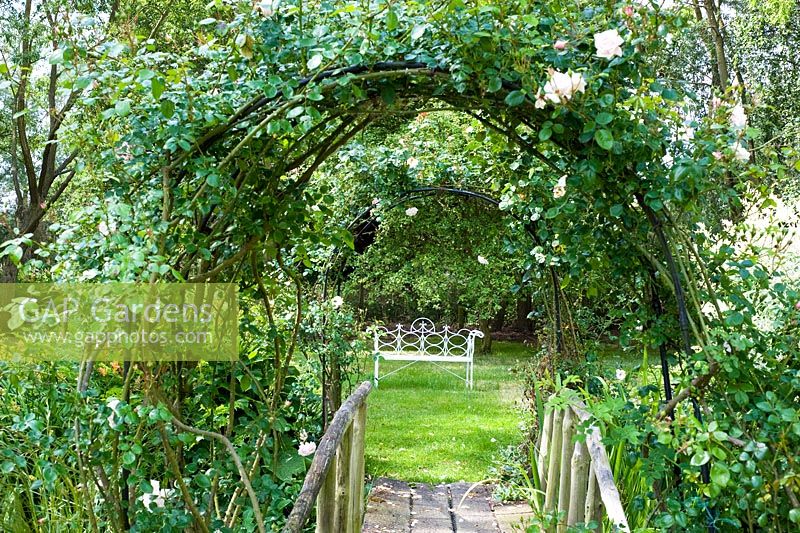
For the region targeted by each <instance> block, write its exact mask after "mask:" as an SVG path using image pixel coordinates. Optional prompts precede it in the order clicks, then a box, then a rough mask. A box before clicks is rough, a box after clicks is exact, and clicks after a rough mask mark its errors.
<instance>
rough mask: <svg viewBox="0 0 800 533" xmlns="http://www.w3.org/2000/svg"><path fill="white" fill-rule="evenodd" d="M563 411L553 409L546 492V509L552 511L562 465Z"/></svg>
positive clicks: (554, 505)
mask: <svg viewBox="0 0 800 533" xmlns="http://www.w3.org/2000/svg"><path fill="white" fill-rule="evenodd" d="M563 420H564V412H563V411H555V410H554V411H553V430H552V433H551V437H550V461H549V465H548V467H547V492H545V494H544V511H545V512H546V513H549V512H552V511H554V510H555V508H556V501H557V500H556V498H557V497H558V477H559V476H558V469H559V468H560V466H561V424H562V422H563Z"/></svg>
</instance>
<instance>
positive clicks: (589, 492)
mask: <svg viewBox="0 0 800 533" xmlns="http://www.w3.org/2000/svg"><path fill="white" fill-rule="evenodd" d="M587 453H588V450H587ZM583 519H584V521H586V523H587V524H588V523H589V522H591V521H592V520H595V521H597V522H598V524H599V523H600V490H599V487H598V486H597V476H596V475H595V473H594V464H592V461H591V460H590V461H589V483H588V486H587V488H586V507H585V508H584V518H583Z"/></svg>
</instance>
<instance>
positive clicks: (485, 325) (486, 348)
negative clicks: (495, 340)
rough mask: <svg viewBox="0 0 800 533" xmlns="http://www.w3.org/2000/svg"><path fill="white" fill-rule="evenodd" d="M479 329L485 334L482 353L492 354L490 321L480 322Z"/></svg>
mask: <svg viewBox="0 0 800 533" xmlns="http://www.w3.org/2000/svg"><path fill="white" fill-rule="evenodd" d="M478 328H479V329H480V330H481V331H482V332H483V340H482V341H481V353H482V354H490V353H492V331H491V328H489V320H488V319H486V318H481V319H480V320H478Z"/></svg>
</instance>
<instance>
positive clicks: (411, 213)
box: [406, 207, 419, 217]
mask: <svg viewBox="0 0 800 533" xmlns="http://www.w3.org/2000/svg"><path fill="white" fill-rule="evenodd" d="M417 213H419V209H417V208H416V207H409V208H408V209H406V215H408V216H410V217H413V216H415V215H416V214H417Z"/></svg>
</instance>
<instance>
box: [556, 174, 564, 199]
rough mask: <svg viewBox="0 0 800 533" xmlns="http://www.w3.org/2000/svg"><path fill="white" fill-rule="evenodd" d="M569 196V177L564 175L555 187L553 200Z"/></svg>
mask: <svg viewBox="0 0 800 533" xmlns="http://www.w3.org/2000/svg"><path fill="white" fill-rule="evenodd" d="M565 194H567V175H566V174H564V175H563V176H561V177H560V178H559V179H558V183H556V185H555V187H553V198H555V199H556V200H558V199H559V198H561V197H562V196H564V195H565Z"/></svg>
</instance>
